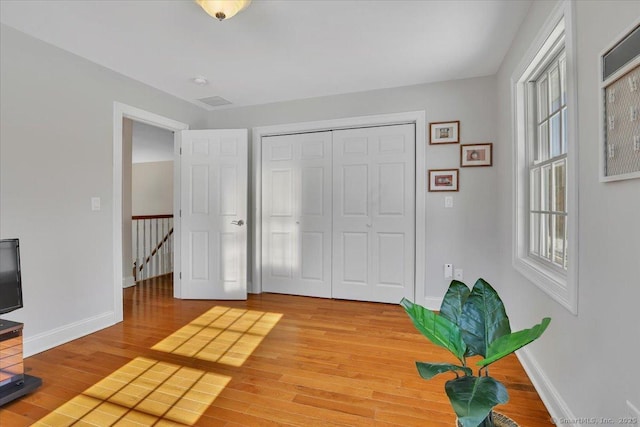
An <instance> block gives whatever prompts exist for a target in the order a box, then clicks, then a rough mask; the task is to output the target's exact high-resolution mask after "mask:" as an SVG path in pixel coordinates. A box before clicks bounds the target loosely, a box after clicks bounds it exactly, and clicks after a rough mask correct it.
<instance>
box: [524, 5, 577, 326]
mask: <svg viewBox="0 0 640 427" xmlns="http://www.w3.org/2000/svg"><path fill="white" fill-rule="evenodd" d="M570 24H571V4H570V2H569V1H565V2H560V3H559V5H558V7H557V8H556V10H555V11H554V12H553V13H552V15H551V16H550V18H549V20H548V21H547V23H546V24H545V26H544V28H543V30H542V32H541V33H540V34H539V35H538V37H537V39H536V41H535V42H534V44H533V46H532V48H531V49H530V52H529V53H528V55H527V56H525V58H524V59H523V61H522V63H521V64H520V66H519V67H518V68H517V69H516V72H515V74H514V77H513V81H512V82H513V85H514V96H515V100H514V101H515V102H514V105H515V125H514V130H515V132H514V134H515V140H516V150H515V162H516V168H515V169H514V173H515V176H514V178H515V179H514V185H515V188H514V189H515V204H514V223H515V229H514V256H513V261H514V267H515V268H516V269H517V270H518V271H519V272H521V273H522V274H523V275H524V276H525V277H527V278H528V279H529V280H531V281H532V282H533V283H535V284H536V285H537V286H539V287H540V288H541V289H542V290H543V291H545V292H546V293H547V294H549V295H550V296H551V297H553V298H554V299H555V300H556V301H558V302H559V303H560V304H562V305H563V306H565V307H566V308H567V309H569V310H570V311H571V312H572V313H574V314H575V313H577V259H576V258H575V256H574V254H577V250H576V248H577V233H576V230H577V224H576V223H577V203H576V202H577V174H576V171H577V145H576V140H575V139H576V137H577V133H576V128H575V124H574V123H575V105H576V104H575V101H574V100H575V78H574V73H573V68H572V66H573V62H574V61H573V56H572V52H573V47H572V40H573V37H572V34H571V25H570Z"/></svg>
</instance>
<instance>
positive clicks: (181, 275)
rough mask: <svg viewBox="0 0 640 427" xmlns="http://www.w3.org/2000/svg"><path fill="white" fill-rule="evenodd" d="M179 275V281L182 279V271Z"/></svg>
mask: <svg viewBox="0 0 640 427" xmlns="http://www.w3.org/2000/svg"><path fill="white" fill-rule="evenodd" d="M179 274H180V279H182V271H181V272H180V273H179Z"/></svg>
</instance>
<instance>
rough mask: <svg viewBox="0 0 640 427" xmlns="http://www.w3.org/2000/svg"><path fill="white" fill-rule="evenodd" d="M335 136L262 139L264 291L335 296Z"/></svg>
mask: <svg viewBox="0 0 640 427" xmlns="http://www.w3.org/2000/svg"><path fill="white" fill-rule="evenodd" d="M331 157H332V156H331V132H318V133H307V134H298V135H284V136H269V137H264V138H262V186H263V189H262V289H263V290H264V291H265V292H277V293H287V294H295V295H308V296H317V297H331V185H332V184H331Z"/></svg>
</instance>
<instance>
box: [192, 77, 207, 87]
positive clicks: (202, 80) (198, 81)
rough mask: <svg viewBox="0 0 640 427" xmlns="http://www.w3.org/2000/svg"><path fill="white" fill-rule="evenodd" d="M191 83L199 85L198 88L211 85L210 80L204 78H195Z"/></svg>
mask: <svg viewBox="0 0 640 427" xmlns="http://www.w3.org/2000/svg"><path fill="white" fill-rule="evenodd" d="M191 81H192V82H193V83H195V84H197V85H198V86H206V85H208V84H209V80H207V79H206V78H205V77H202V76H197V77H194V78H192V79H191Z"/></svg>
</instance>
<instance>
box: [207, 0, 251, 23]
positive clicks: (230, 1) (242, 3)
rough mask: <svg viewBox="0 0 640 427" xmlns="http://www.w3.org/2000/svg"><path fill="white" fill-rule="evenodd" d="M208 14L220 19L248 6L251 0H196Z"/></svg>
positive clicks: (226, 17)
mask: <svg viewBox="0 0 640 427" xmlns="http://www.w3.org/2000/svg"><path fill="white" fill-rule="evenodd" d="M196 3H198V5H200V7H201V8H203V9H204V11H205V12H207V13H208V14H209V15H211V16H213V17H214V18H217V19H218V20H220V21H222V20H224V19H229V18H231V17H232V16H233V15H235V14H236V13H238V12H240V11H241V10H242V9H244V8H246V7H247V6H249V3H251V0H196Z"/></svg>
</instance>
